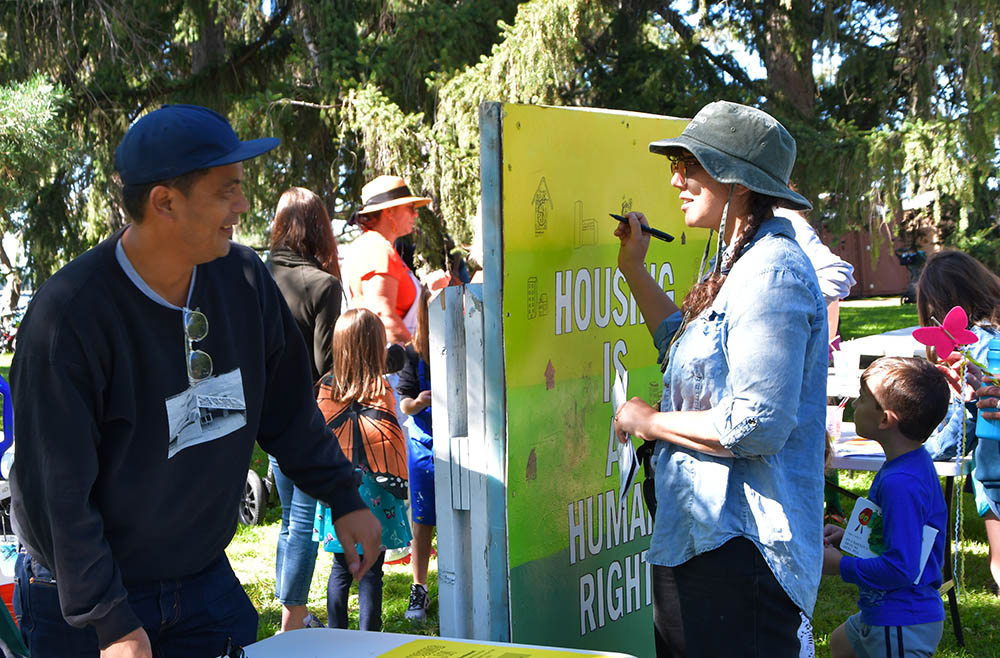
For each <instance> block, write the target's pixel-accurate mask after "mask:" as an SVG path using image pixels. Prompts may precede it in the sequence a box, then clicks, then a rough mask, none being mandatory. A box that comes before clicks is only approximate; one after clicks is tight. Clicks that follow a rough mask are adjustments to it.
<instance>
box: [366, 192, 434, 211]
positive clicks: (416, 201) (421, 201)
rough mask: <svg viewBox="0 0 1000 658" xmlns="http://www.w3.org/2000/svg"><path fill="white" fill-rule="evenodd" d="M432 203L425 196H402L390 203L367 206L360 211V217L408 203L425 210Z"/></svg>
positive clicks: (384, 202) (391, 200)
mask: <svg viewBox="0 0 1000 658" xmlns="http://www.w3.org/2000/svg"><path fill="white" fill-rule="evenodd" d="M430 202H431V200H430V199H428V198H427V197H425V196H401V197H399V198H398V199H390V200H389V201H383V202H382V203H376V204H375V205H372V206H365V207H364V208H362V209H361V210H359V211H358V214H359V215H368V214H371V213H373V212H378V211H379V210H384V209H386V208H391V207H392V206H405V205H406V204H408V203H412V204H413V207H414V208H423V207H424V206H426V205H428V204H429V203H430Z"/></svg>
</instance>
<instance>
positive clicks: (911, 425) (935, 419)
mask: <svg viewBox="0 0 1000 658" xmlns="http://www.w3.org/2000/svg"><path fill="white" fill-rule="evenodd" d="M874 375H881V385H880V386H879V390H877V391H876V390H873V389H872V388H871V386H868V380H869V379H870V378H871V377H872V376H874ZM861 383H862V384H864V385H865V386H868V390H869V391H871V393H872V396H874V398H875V401H876V402H877V403H878V404H879V406H880V407H881V408H882V409H885V410H887V411H892V412H894V413H895V414H896V416H897V417H898V418H899V431H900V432H901V433H902V434H903V436H905V437H906V438H908V439H911V440H913V441H919V442H920V443H923V442H924V441H926V440H927V437H929V436H930V435H931V432H933V431H934V428H936V427H937V426H938V424H940V422H941V421H942V420H943V419H944V417H945V414H947V413H948V404H949V403H950V402H951V389H950V387H949V386H948V380H947V379H946V378H945V376H944V373H942V372H941V371H940V370H938V369H937V368H936V367H935V366H934V365H933V364H932V363H931V362H930V361H927V360H926V359H920V358H916V357H900V356H885V357H882V358H880V359H877V360H876V361H875V362H873V363H872V364H871V365H870V366H868V368H867V369H866V370H865V371H864V372H863V373H862V374H861Z"/></svg>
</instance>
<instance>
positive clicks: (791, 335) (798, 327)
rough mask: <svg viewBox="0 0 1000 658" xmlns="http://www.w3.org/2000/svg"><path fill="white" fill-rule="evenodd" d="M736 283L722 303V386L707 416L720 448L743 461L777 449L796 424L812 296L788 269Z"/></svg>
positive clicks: (812, 316) (768, 271) (812, 311)
mask: <svg viewBox="0 0 1000 658" xmlns="http://www.w3.org/2000/svg"><path fill="white" fill-rule="evenodd" d="M740 283H741V286H740V288H739V290H738V291H737V292H736V293H735V294H733V295H732V297H731V298H730V299H729V300H728V307H727V316H728V317H727V329H726V331H727V335H726V338H725V346H726V356H727V360H728V365H729V377H728V385H727V387H726V392H725V393H724V395H723V397H722V398H721V399H720V400H719V401H718V402H717V403H716V404H715V405H713V407H712V418H713V422H714V426H715V429H716V431H717V433H718V435H719V437H721V443H722V445H723V446H724V447H726V448H728V449H729V450H731V451H732V452H733V454H734V455H735V456H736V457H744V458H748V457H757V456H763V455H773V454H775V453H777V452H778V451H779V450H781V448H782V447H783V446H784V445H785V441H786V440H787V439H788V436H789V434H790V433H791V431H792V429H794V428H795V426H796V423H797V413H798V406H799V400H800V398H801V393H802V381H803V376H804V364H805V359H806V349H807V345H808V342H809V337H810V335H811V333H812V331H813V327H812V325H813V323H814V321H816V315H817V307H816V304H817V299H818V297H817V296H816V294H815V292H813V291H812V290H811V289H810V285H809V282H808V280H807V279H805V278H804V277H802V276H801V275H800V274H798V273H796V272H795V271H794V270H791V269H788V268H778V267H768V268H766V269H762V270H760V271H757V272H752V273H751V276H744V277H741V280H740Z"/></svg>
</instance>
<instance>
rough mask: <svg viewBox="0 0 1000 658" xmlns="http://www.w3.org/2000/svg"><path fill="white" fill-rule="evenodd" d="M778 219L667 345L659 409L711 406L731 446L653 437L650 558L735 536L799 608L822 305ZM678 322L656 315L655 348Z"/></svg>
mask: <svg viewBox="0 0 1000 658" xmlns="http://www.w3.org/2000/svg"><path fill="white" fill-rule="evenodd" d="M792 234H793V231H792V227H791V225H790V224H789V222H788V220H786V219H782V218H771V219H768V220H765V221H764V222H763V223H762V224H761V226H760V228H759V229H758V231H757V234H756V236H755V237H754V239H753V240H752V241H751V243H750V245H749V246H748V247H747V248H746V251H745V252H744V253H743V255H742V256H741V257H740V258H739V260H737V261H736V263H735V264H734V265H733V267H732V270H731V271H730V272H729V273H728V276H727V278H726V281H725V283H724V284H723V285H722V288H721V289H720V291H719V293H718V295H717V296H716V298H715V300H714V301H713V303H712V304H711V306H709V307H708V308H707V309H705V311H703V312H702V313H701V314H700V315H699V316H698V317H696V318H694V319H693V320H691V321H690V322H689V324H688V326H687V328H686V329H684V330H683V333H682V334H681V335H680V336H679V337H677V339H676V340H675V341H674V343H673V345H672V346H670V348H669V349H670V360H669V363H668V367H667V369H666V371H665V373H664V377H663V398H662V400H661V403H660V409H661V411H681V410H711V415H710V418H711V421H710V422H711V423H712V425H713V427H714V429H715V432H716V433H717V434H718V435H719V436H720V437H721V440H722V445H723V446H725V447H726V448H728V449H729V450H731V451H732V452H733V454H734V455H735V457H733V458H720V457H713V456H709V455H705V454H702V453H698V452H695V451H692V450H687V449H685V448H681V447H678V446H675V445H673V444H671V443H668V442H666V441H659V442H658V443H657V448H656V453H655V456H656V500H657V512H656V522H655V525H654V527H653V538H652V540H651V543H650V549H649V558H648V559H649V562H651V563H653V564H657V565H664V566H676V565H678V564H682V563H684V562H686V561H687V560H689V559H691V558H692V557H694V556H696V555H699V554H701V553H705V552H707V551H711V550H713V549H715V548H718V547H719V546H721V545H722V544H723V543H725V542H726V541H728V540H729V539H732V538H733V537H746V538H748V539H750V540H751V541H753V542H754V544H756V545H757V547H758V549H760V551H761V554H762V555H763V556H764V559H765V560H766V562H767V564H768V565H769V566H770V568H771V571H772V572H773V573H774V575H775V577H776V578H777V580H778V582H779V583H780V584H781V586H782V587H783V588H784V590H785V591H786V592H787V593H788V595H789V597H790V598H791V600H792V601H793V602H794V603H795V605H796V606H798V607H799V608H800V609H801V610H802V611H803V612H804V613H805V614H806V615H811V614H812V610H813V606H814V605H815V603H816V590H817V589H818V587H819V580H820V572H821V568H822V557H823V556H822V551H823V540H822V518H823V452H824V446H825V417H826V415H825V414H826V376H827V363H828V358H829V352H828V348H827V341H828V335H827V323H826V305H825V303H824V301H823V295H822V294H821V293H820V289H819V284H818V283H817V280H816V272H815V270H814V269H813V268H812V266H811V265H810V264H809V260H808V259H807V258H806V256H805V254H804V253H803V251H802V249H801V248H800V247H799V246H798V245H797V244H796V243H795V241H794V240H793V239H792V237H791V236H792ZM680 324H681V315H680V312H677V313H675V314H674V315H672V316H670V317H669V318H667V319H666V320H664V322H663V324H662V325H661V326H660V327H659V329H658V330H657V332H656V335H655V336H654V343H656V346H657V348H658V349H660V350H661V354H662V353H663V350H664V349H665V348H666V346H667V345H668V344H669V340H670V338H671V337H673V335H674V334H675V333H676V332H677V330H678V327H679V326H680Z"/></svg>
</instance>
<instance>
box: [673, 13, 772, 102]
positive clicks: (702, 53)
mask: <svg viewBox="0 0 1000 658" xmlns="http://www.w3.org/2000/svg"><path fill="white" fill-rule="evenodd" d="M656 12H657V13H658V14H659V15H660V16H662V17H663V19H664V20H666V21H667V23H669V24H670V27H672V28H674V31H675V32H677V34H678V35H679V36H680V37H681V39H683V40H684V41H686V42H687V43H688V44H689V45H688V53H689V54H691V55H697V56H699V57H703V58H706V59H708V60H709V61H711V62H712V63H713V64H715V65H716V66H717V67H719V68H720V69H722V70H723V71H725V72H726V73H728V74H729V75H730V76H732V78H733V79H734V80H736V81H737V82H738V83H740V84H741V85H743V86H745V87H747V88H749V89H753V90H755V91H757V92H758V93H759V94H761V95H763V93H762V91H763V90H761V89H760V84H759V81H756V80H751V79H750V77H749V76H748V75H747V74H746V71H744V70H743V69H741V68H740V66H739V65H738V64H737V63H736V62H735V61H734V60H733V58H731V57H729V56H727V55H716V54H714V53H712V51H710V50H709V49H708V48H706V47H705V46H703V45H701V44H700V43H697V42H696V41H695V35H694V29H692V27H691V26H690V25H688V24H687V23H686V22H685V21H684V17H683V16H681V15H680V14H679V13H678V12H677V11H675V10H674V9H672V8H671V6H670V5H664V6H662V7H660V8H659V9H657V10H656Z"/></svg>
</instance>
